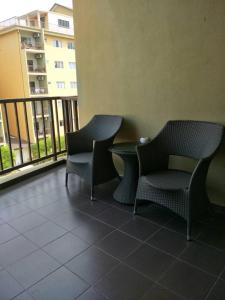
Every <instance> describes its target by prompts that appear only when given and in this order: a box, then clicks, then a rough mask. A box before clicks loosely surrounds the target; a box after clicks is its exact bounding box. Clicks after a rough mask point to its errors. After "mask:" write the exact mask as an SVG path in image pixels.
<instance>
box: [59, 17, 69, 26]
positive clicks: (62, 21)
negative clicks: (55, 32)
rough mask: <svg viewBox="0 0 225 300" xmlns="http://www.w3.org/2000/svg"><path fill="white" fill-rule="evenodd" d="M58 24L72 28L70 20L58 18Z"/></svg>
mask: <svg viewBox="0 0 225 300" xmlns="http://www.w3.org/2000/svg"><path fill="white" fill-rule="evenodd" d="M58 26H59V27H64V28H70V22H69V21H66V20H62V19H58Z"/></svg>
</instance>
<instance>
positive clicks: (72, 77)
mask: <svg viewBox="0 0 225 300" xmlns="http://www.w3.org/2000/svg"><path fill="white" fill-rule="evenodd" d="M45 38H46V42H45V59H46V69H47V74H48V82H50V84H49V85H48V93H49V96H59V95H60V96H76V95H77V89H76V88H75V89H74V88H71V87H70V82H71V81H73V82H77V76H76V69H70V68H69V62H76V59H75V51H74V50H73V49H68V48H67V44H68V42H74V38H73V37H72V36H71V38H65V37H63V36H57V35H54V36H53V35H48V34H45ZM53 40H59V41H61V42H62V48H57V47H53ZM55 61H62V62H63V68H62V69H61V68H58V69H56V68H55ZM57 81H63V82H64V83H65V88H64V89H59V88H57V86H56V82H57Z"/></svg>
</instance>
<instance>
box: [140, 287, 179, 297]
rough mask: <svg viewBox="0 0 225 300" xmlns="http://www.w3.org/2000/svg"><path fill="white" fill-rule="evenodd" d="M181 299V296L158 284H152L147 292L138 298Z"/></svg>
mask: <svg viewBox="0 0 225 300" xmlns="http://www.w3.org/2000/svg"><path fill="white" fill-rule="evenodd" d="M150 299H151V300H182V299H184V298H183V297H180V296H178V295H176V294H174V293H173V292H171V291H169V290H168V289H166V288H163V287H161V286H160V285H154V286H153V287H152V289H150V291H149V292H148V293H146V294H145V295H144V296H143V297H141V298H140V299H139V300H150Z"/></svg>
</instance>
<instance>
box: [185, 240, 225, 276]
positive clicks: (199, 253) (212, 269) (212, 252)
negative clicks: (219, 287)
mask: <svg viewBox="0 0 225 300" xmlns="http://www.w3.org/2000/svg"><path fill="white" fill-rule="evenodd" d="M180 258H181V259H183V260H185V261H187V262H189V263H190V264H193V265H196V266H198V267H199V268H201V269H203V270H205V271H206V272H209V273H212V274H214V275H217V276H218V275H219V274H220V273H221V271H222V270H223V269H224V267H225V252H224V251H219V250H217V249H215V248H212V247H207V246H206V245H203V244H201V243H198V242H195V241H193V242H192V243H189V245H188V246H187V248H186V249H185V250H184V252H183V253H182V255H181V256H180Z"/></svg>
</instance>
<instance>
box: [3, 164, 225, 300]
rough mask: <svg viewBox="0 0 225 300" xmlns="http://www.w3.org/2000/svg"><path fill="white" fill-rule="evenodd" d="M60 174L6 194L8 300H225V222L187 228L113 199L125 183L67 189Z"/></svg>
mask: <svg viewBox="0 0 225 300" xmlns="http://www.w3.org/2000/svg"><path fill="white" fill-rule="evenodd" d="M64 175H65V168H64V167H57V168H54V169H52V170H50V171H48V172H46V173H44V174H41V175H38V176H35V177H32V178H30V179H29V180H26V181H23V182H21V183H19V184H17V185H15V186H13V187H11V188H8V189H6V190H4V191H2V192H1V194H0V299H1V300H6V299H16V300H29V299H36V300H51V299H52V300H58V299H59V300H73V299H79V300H104V299H105V300H106V299H108V300H109V299H111V300H136V299H140V300H149V299H152V300H157V299H159V300H161V299H167V300H169V299H171V300H178V299H198V300H200V299H208V300H212V299H220V300H222V299H224V298H225V216H220V215H215V216H214V217H211V218H208V219H207V218H206V219H204V220H202V221H201V222H199V223H197V224H195V226H194V230H193V235H194V240H193V241H192V242H186V239H185V235H184V234H185V223H184V222H183V221H182V220H181V219H179V218H178V217H176V216H174V215H173V214H171V213H169V212H168V211H167V210H164V209H162V208H159V207H156V206H154V205H149V206H148V207H147V206H142V207H141V213H140V215H141V216H135V217H133V216H132V212H131V211H132V207H129V206H123V205H120V204H119V203H117V202H115V201H114V200H113V198H112V191H113V190H114V188H115V186H116V184H117V182H116V181H115V182H112V183H110V184H106V185H104V186H103V185H102V186H101V187H98V189H97V191H96V195H97V198H98V200H97V201H95V202H91V201H90V200H89V189H88V187H87V186H86V185H85V184H84V183H83V182H82V181H81V180H80V179H79V178H78V177H77V176H72V175H71V177H70V178H69V188H68V190H67V189H66V188H65V187H64Z"/></svg>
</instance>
